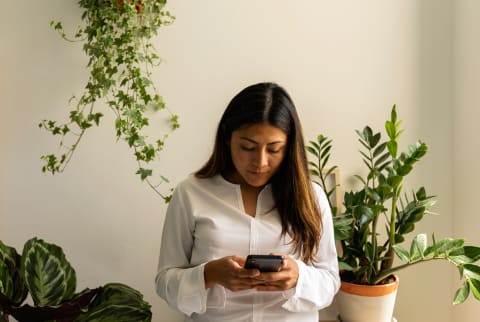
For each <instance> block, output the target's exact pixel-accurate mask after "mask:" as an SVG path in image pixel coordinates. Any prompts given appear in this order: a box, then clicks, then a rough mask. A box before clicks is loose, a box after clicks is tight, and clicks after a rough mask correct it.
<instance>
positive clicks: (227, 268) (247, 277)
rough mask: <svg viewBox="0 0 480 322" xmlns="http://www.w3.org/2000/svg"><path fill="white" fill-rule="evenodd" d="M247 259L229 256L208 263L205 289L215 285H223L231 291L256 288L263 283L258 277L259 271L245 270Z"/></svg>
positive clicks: (205, 270) (205, 271)
mask: <svg viewBox="0 0 480 322" xmlns="http://www.w3.org/2000/svg"><path fill="white" fill-rule="evenodd" d="M244 266H245V259H244V258H242V257H239V256H227V257H223V258H219V259H217V260H213V261H210V262H208V263H207V264H206V265H205V269H204V273H203V274H204V277H205V288H210V287H212V286H214V285H215V284H219V285H222V286H223V287H225V288H227V289H229V290H230V291H233V292H235V291H242V290H248V289H252V288H255V286H257V285H259V284H261V283H263V281H262V280H259V279H258V277H259V276H260V275H261V274H260V271H259V270H258V269H245V268H243V267H244Z"/></svg>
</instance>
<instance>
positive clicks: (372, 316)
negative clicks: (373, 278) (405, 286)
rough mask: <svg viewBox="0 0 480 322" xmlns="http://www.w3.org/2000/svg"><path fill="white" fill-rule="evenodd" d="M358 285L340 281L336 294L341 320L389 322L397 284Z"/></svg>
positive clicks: (347, 321) (345, 321)
mask: <svg viewBox="0 0 480 322" xmlns="http://www.w3.org/2000/svg"><path fill="white" fill-rule="evenodd" d="M394 277H395V281H393V282H392V283H389V284H384V285H358V284H352V283H347V282H342V284H341V287H340V291H339V292H338V294H337V301H338V309H339V314H340V319H341V321H342V322H366V321H369V322H370V321H371V322H391V321H392V320H393V309H394V307H395V299H396V296H397V289H398V284H399V278H398V276H396V275H394Z"/></svg>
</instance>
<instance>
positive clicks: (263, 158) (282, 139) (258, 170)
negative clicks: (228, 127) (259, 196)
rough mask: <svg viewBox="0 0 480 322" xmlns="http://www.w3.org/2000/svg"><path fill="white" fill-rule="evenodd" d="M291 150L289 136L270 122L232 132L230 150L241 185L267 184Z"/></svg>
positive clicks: (261, 185)
mask: <svg viewBox="0 0 480 322" xmlns="http://www.w3.org/2000/svg"><path fill="white" fill-rule="evenodd" d="M286 150H287V135H286V134H285V133H284V132H283V131H282V130H280V129H279V128H278V127H275V126H273V125H270V124H267V123H261V124H253V125H249V126H246V127H242V128H240V129H237V130H235V131H233V132H232V138H231V140H230V152H231V155H232V161H233V165H234V166H235V169H236V170H237V173H236V176H235V177H236V179H237V180H238V181H240V182H238V183H240V184H248V185H250V186H252V187H257V188H258V187H263V186H264V185H266V184H267V183H268V182H269V181H270V179H271V178H272V176H273V175H274V174H275V173H276V172H277V171H278V169H279V168H280V165H281V163H282V161H283V159H284V157H285V154H286Z"/></svg>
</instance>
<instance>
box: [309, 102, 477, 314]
mask: <svg viewBox="0 0 480 322" xmlns="http://www.w3.org/2000/svg"><path fill="white" fill-rule="evenodd" d="M400 124H401V121H399V120H398V119H397V112H396V107H395V106H393V108H392V110H391V114H390V119H389V120H387V121H386V123H385V130H386V134H387V136H388V138H387V139H386V140H382V137H381V133H375V132H374V131H373V130H372V129H371V128H370V127H369V126H366V127H365V128H364V129H363V130H362V131H358V130H357V134H358V137H359V139H358V140H359V142H360V144H361V147H362V150H361V151H360V154H361V156H362V162H363V163H364V164H365V165H366V167H367V172H366V175H364V176H360V175H357V176H356V178H357V179H358V180H359V181H360V183H361V188H360V189H358V190H352V191H346V192H345V194H344V197H343V208H344V209H343V211H340V209H337V207H336V206H334V205H333V202H332V201H331V199H332V197H333V196H334V193H335V188H336V187H332V186H331V185H329V184H328V182H329V178H328V177H329V176H330V175H331V174H332V173H333V172H334V170H335V169H336V166H333V167H329V166H328V160H329V158H330V151H331V148H332V140H331V139H329V138H328V137H326V136H324V135H322V134H320V135H318V137H317V140H316V141H310V143H309V145H308V146H307V150H308V152H309V153H310V154H311V155H312V156H313V158H314V160H315V161H310V167H311V173H312V175H313V177H314V178H315V180H316V179H318V180H316V181H317V183H318V184H320V185H321V186H322V187H323V189H324V190H325V191H326V193H327V196H328V197H329V201H330V202H331V208H332V213H333V214H334V228H335V239H336V240H337V241H338V246H339V249H338V253H339V267H340V277H341V280H342V285H341V289H340V292H339V294H338V296H337V300H338V304H339V310H340V319H341V320H342V321H345V322H347V321H348V322H357V321H358V322H364V321H376V322H390V321H392V318H393V317H392V314H393V309H394V304H395V296H396V290H397V287H398V282H399V280H398V276H397V275H396V272H398V271H399V270H401V269H404V268H407V267H410V266H413V265H416V264H419V263H425V262H428V261H432V260H438V259H443V260H446V261H448V262H450V263H452V264H453V265H455V266H456V267H457V268H458V270H459V273H460V279H461V281H462V284H461V286H460V288H459V289H458V290H457V291H456V293H455V296H454V299H453V304H460V303H463V302H464V301H465V300H466V299H467V297H468V295H469V294H470V292H471V293H473V295H474V297H475V298H476V299H477V300H480V267H479V266H478V265H477V264H475V263H476V262H477V261H478V260H479V259H480V248H479V247H476V246H467V245H465V244H464V240H463V239H458V238H443V239H441V240H437V239H435V236H434V235H433V234H432V241H431V242H430V243H429V242H428V241H427V235H426V234H424V233H421V234H417V235H416V236H414V237H413V239H412V241H411V244H410V247H407V248H406V247H404V246H402V243H404V242H405V237H406V235H408V234H411V233H413V232H414V230H415V224H416V223H418V222H419V221H420V220H422V218H423V217H424V216H425V215H427V214H429V209H430V207H431V206H432V205H433V204H434V202H435V201H434V198H433V197H432V196H429V195H428V194H427V192H426V190H425V188H424V187H420V188H419V189H417V190H414V191H413V192H412V194H411V196H409V195H408V194H404V193H403V182H404V179H405V178H406V177H407V176H408V175H409V174H410V173H411V172H412V170H413V168H414V165H415V163H416V162H418V161H419V160H420V159H421V158H422V157H424V156H425V154H426V153H427V150H428V148H427V145H426V144H425V143H423V142H420V141H418V142H417V143H415V144H414V145H411V146H409V147H408V150H407V151H405V152H402V153H399V151H398V147H399V141H398V140H399V137H400V135H401V134H402V132H403V130H401V129H400ZM395 257H397V258H398V259H399V260H400V262H398V263H397V262H394V258H395Z"/></svg>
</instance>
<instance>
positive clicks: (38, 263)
mask: <svg viewBox="0 0 480 322" xmlns="http://www.w3.org/2000/svg"><path fill="white" fill-rule="evenodd" d="M21 270H22V275H23V278H24V279H25V283H26V285H27V288H28V290H29V291H30V294H31V296H32V299H33V301H34V303H35V305H37V306H40V307H43V306H56V305H59V304H60V303H61V302H62V301H64V300H68V299H70V298H71V297H72V296H73V294H74V292H75V288H76V284H77V282H76V276H75V271H74V269H73V268H72V266H71V265H70V263H69V262H68V261H67V259H66V258H65V254H64V253H63V250H62V249H61V248H60V247H59V246H57V245H54V244H49V243H46V242H45V241H43V240H41V239H37V238H32V239H30V240H28V241H27V242H26V243H25V246H24V248H23V253H22V263H21Z"/></svg>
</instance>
